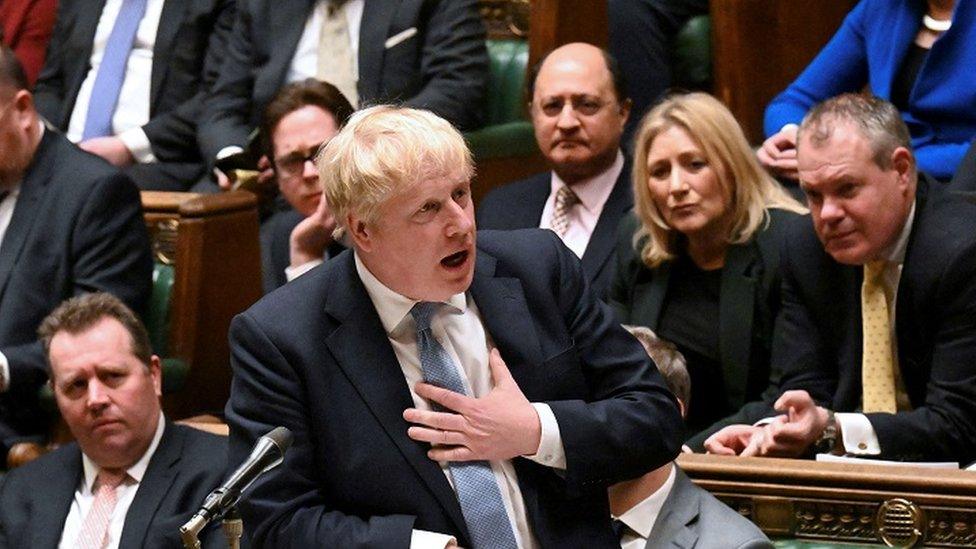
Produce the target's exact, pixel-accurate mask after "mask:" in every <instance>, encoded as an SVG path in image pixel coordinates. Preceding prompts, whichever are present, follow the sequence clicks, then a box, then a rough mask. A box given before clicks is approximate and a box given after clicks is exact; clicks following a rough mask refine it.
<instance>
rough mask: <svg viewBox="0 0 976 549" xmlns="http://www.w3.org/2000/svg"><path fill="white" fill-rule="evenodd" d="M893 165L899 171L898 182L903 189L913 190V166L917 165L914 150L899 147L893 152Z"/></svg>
mask: <svg viewBox="0 0 976 549" xmlns="http://www.w3.org/2000/svg"><path fill="white" fill-rule="evenodd" d="M891 166H892V168H894V170H895V172H897V173H898V184H899V186H900V187H901V189H902V190H903V191H906V192H909V191H913V190H914V189H913V188H912V186H911V184H912V182H913V181H912V174H913V170H912V168H913V167H914V166H915V157H914V156H913V155H912V152H911V151H909V150H908V149H907V148H905V147H898V148H896V149H895V150H894V151H892V153H891Z"/></svg>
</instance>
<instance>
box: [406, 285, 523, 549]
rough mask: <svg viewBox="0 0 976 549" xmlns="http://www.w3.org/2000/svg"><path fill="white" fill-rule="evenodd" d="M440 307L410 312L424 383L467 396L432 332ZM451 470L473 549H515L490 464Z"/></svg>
mask: <svg viewBox="0 0 976 549" xmlns="http://www.w3.org/2000/svg"><path fill="white" fill-rule="evenodd" d="M440 305H441V304H440V303H431V302H427V301H421V302H419V303H417V304H416V305H414V306H413V309H410V314H411V316H413V319H414V322H415V323H416V324H417V349H418V351H419V354H420V365H421V367H422V368H423V370H424V381H425V382H427V383H430V384H431V385H436V386H438V387H443V388H445V389H449V390H451V391H454V392H455V393H461V394H462V395H463V394H466V392H465V390H464V382H463V381H462V380H461V374H460V373H458V369H457V366H456V365H455V364H454V360H453V359H452V358H451V355H449V354H448V353H447V351H446V350H445V349H444V347H442V346H441V344H440V343H438V342H437V340H436V339H434V334H433V333H432V332H431V330H430V319H431V317H432V316H434V312H435V311H436V310H437V308H438V307H439V306H440ZM438 409H439V408H438ZM449 467H450V469H451V477H452V478H453V479H454V491H455V492H457V496H458V503H460V504H461V514H463V515H464V522H465V524H467V525H468V531H469V532H471V542H472V544H473V545H474V549H515V548H516V547H517V545H516V543H515V533H514V532H513V531H512V523H511V522H510V521H509V519H508V513H506V512H505V504H504V502H503V501H502V494H501V491H500V490H499V489H498V483H497V482H495V475H494V473H492V471H491V465H489V464H488V462H487V461H454V462H451V463H450V464H449Z"/></svg>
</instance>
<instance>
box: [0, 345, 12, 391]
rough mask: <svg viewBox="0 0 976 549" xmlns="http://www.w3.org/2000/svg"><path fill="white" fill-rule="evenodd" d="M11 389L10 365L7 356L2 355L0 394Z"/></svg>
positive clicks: (0, 361) (0, 356) (0, 357)
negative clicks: (8, 388)
mask: <svg viewBox="0 0 976 549" xmlns="http://www.w3.org/2000/svg"><path fill="white" fill-rule="evenodd" d="M7 387H10V364H9V363H8V362H7V355H5V354H3V353H0V393H3V392H5V391H6V390H7Z"/></svg>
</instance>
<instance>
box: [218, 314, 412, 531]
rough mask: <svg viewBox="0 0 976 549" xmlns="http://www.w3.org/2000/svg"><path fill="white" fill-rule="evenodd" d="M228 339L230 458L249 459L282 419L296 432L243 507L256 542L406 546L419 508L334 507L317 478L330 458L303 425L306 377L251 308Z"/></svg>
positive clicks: (232, 461)
mask: <svg viewBox="0 0 976 549" xmlns="http://www.w3.org/2000/svg"><path fill="white" fill-rule="evenodd" d="M230 346H231V366H232V367H233V369H234V379H233V382H232V386H231V398H230V401H229V402H228V404H227V422H228V424H230V426H231V433H230V452H229V459H228V464H229V465H230V466H231V467H233V466H234V465H236V464H238V463H241V462H243V461H244V459H245V458H246V457H247V455H248V453H249V452H250V446H251V444H252V443H253V441H255V440H257V438H258V437H260V436H261V435H263V434H265V433H267V432H268V431H270V430H271V429H273V428H274V427H275V426H277V425H288V426H289V428H290V429H291V431H292V435H293V436H294V442H293V444H292V446H291V448H290V450H289V451H288V453H287V454H286V456H285V461H284V463H282V465H281V466H280V467H279V468H278V469H277V470H276V472H275V474H274V475H269V476H265V477H263V478H259V479H258V480H257V481H255V483H254V485H253V486H252V489H251V493H250V495H249V497H248V501H247V504H246V505H244V506H242V507H241V511H242V513H243V515H244V523H245V524H247V525H248V530H249V533H250V534H251V541H252V544H253V546H255V547H279V548H289V547H294V548H305V547H390V548H403V549H406V548H407V547H408V546H409V543H410V535H411V531H412V529H413V523H414V517H413V516H407V515H388V516H372V517H369V518H363V517H360V516H354V515H347V514H345V513H342V512H340V511H337V510H335V509H334V508H332V507H330V505H329V495H328V494H325V493H322V492H321V491H320V490H319V487H318V486H319V485H318V482H317V479H316V470H317V469H318V468H320V467H328V464H323V463H318V462H316V461H315V459H314V456H313V454H312V444H311V443H310V442H309V433H308V429H307V428H306V426H305V414H306V411H305V409H304V407H305V404H304V403H303V400H302V399H303V398H305V394H306V388H305V387H304V381H303V380H302V379H301V377H300V376H299V375H298V373H297V372H296V371H295V370H294V369H293V368H292V367H291V366H290V365H289V364H288V360H287V359H286V357H285V356H283V355H282V354H281V352H279V350H278V348H277V347H276V346H275V344H274V343H273V342H272V341H271V340H270V338H268V337H267V335H266V334H265V333H264V331H263V330H262V328H261V327H260V326H259V325H258V323H257V322H255V321H254V320H253V319H252V318H251V317H250V316H249V315H248V313H247V312H245V313H243V314H241V315H238V316H237V317H236V318H235V319H234V321H233V322H232V323H231V329H230ZM336 443H337V444H342V443H343V441H336Z"/></svg>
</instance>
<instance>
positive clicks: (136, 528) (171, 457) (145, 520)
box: [119, 423, 186, 547]
mask: <svg viewBox="0 0 976 549" xmlns="http://www.w3.org/2000/svg"><path fill="white" fill-rule="evenodd" d="M185 437H186V433H184V432H181V431H178V430H177V429H176V427H175V426H174V425H173V424H171V423H167V424H166V426H165V427H164V430H163V436H162V438H160V440H159V446H157V447H156V452H155V453H154V454H153V456H152V458H151V459H150V460H149V466H148V467H146V472H145V474H144V475H143V476H142V482H140V483H139V489H138V490H136V497H135V499H133V500H132V505H131V506H129V511H128V513H126V515H125V525H124V526H123V527H122V536H121V538H120V539H119V547H139V546H141V545H142V541H143V540H145V539H146V532H147V531H148V530H149V525H150V524H151V523H152V520H153V517H154V516H155V515H156V510H157V509H158V508H159V504H160V503H161V502H162V501H163V499H164V498H165V497H166V494H167V493H168V492H169V490H170V488H171V487H172V486H173V478H174V477H175V476H176V473H177V470H178V469H177V467H176V466H177V465H178V464H179V461H180V455H181V454H182V453H183V440H184V438H185Z"/></svg>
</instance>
